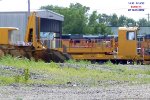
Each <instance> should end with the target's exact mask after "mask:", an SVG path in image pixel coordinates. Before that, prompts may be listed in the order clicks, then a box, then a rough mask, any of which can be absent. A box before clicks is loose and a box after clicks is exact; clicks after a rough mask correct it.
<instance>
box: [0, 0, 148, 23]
mask: <svg viewBox="0 0 150 100" xmlns="http://www.w3.org/2000/svg"><path fill="white" fill-rule="evenodd" d="M131 1H133V2H144V4H143V5H141V6H142V8H145V11H135V12H134V11H128V8H130V6H131V5H129V4H128V2H131ZM30 2H31V10H37V9H39V8H40V7H41V6H45V5H51V4H52V5H58V6H63V7H68V6H69V4H70V3H77V2H78V3H81V4H82V5H84V6H87V7H90V8H91V11H92V10H97V11H98V13H106V14H108V15H111V14H113V13H116V14H117V15H118V16H120V15H125V16H127V17H131V18H133V19H135V20H138V19H139V18H146V19H147V15H146V14H147V13H150V6H149V5H150V0H30ZM27 10H28V0H0V11H27Z"/></svg>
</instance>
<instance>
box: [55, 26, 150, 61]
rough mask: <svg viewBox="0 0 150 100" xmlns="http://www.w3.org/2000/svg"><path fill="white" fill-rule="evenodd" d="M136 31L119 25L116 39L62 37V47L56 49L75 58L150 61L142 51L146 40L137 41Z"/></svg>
mask: <svg viewBox="0 0 150 100" xmlns="http://www.w3.org/2000/svg"><path fill="white" fill-rule="evenodd" d="M138 31H139V28H138V27H119V29H118V40H117V41H116V40H115V38H111V39H64V40H62V48H58V49H57V50H59V51H61V52H66V53H68V54H69V55H70V56H71V57H72V58H73V59H76V60H94V61H107V60H111V61H113V62H123V63H127V62H129V61H130V62H135V61H137V62H141V63H143V62H145V61H150V55H145V53H144V52H145V51H144V49H146V48H147V42H146V41H137V34H138ZM64 48H65V49H64ZM147 49H148V48H147ZM149 50H150V49H149Z"/></svg>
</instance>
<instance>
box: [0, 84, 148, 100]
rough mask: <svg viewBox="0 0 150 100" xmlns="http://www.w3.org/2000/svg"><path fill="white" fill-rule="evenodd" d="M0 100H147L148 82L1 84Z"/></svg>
mask: <svg viewBox="0 0 150 100" xmlns="http://www.w3.org/2000/svg"><path fill="white" fill-rule="evenodd" d="M0 98H1V100H101V99H103V100H114V99H115V100H116V99H119V100H122V99H125V100H126V99H130V100H137V99H138V100H149V99H150V84H145V85H135V86H126V85H120V86H111V87H84V88H83V87H66V88H64V87H55V86H51V87H37V86H32V87H31V86H1V87H0Z"/></svg>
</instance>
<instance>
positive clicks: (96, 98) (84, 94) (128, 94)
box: [0, 64, 150, 100]
mask: <svg viewBox="0 0 150 100" xmlns="http://www.w3.org/2000/svg"><path fill="white" fill-rule="evenodd" d="M60 66H61V67H64V66H65V67H74V68H78V67H80V65H73V64H60ZM85 67H87V68H89V69H98V70H106V71H109V70H112V67H105V66H103V65H92V66H91V65H85ZM121 67H127V68H129V69H137V70H139V69H140V70H150V67H149V66H141V65H136V66H135V65H125V66H124V65H121ZM22 73H23V69H17V68H14V67H10V66H2V65H1V66H0V76H7V77H9V76H13V75H15V74H22ZM147 77H149V76H147ZM30 78H31V79H49V78H50V76H49V75H46V74H37V73H33V72H32V73H31V77H30ZM101 82H102V84H105V85H101V86H96V87H89V86H78V85H76V84H65V85H44V84H32V85H31V84H30V85H26V84H18V83H16V84H11V85H5V86H0V100H116V99H118V100H128V99H129V100H150V83H149V84H129V83H128V82H123V83H119V82H116V81H112V80H110V81H101ZM106 84H107V85H106Z"/></svg>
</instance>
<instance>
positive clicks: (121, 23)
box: [118, 15, 127, 26]
mask: <svg viewBox="0 0 150 100" xmlns="http://www.w3.org/2000/svg"><path fill="white" fill-rule="evenodd" d="M126 19H127V18H126V17H125V16H124V15H121V16H120V17H119V20H118V26H124V25H126V24H127V22H126Z"/></svg>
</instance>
